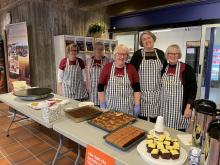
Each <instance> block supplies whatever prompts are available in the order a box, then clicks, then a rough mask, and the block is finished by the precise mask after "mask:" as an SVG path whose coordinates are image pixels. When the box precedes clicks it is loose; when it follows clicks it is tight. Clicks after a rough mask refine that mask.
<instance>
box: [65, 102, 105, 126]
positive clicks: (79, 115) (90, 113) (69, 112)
mask: <svg viewBox="0 0 220 165" xmlns="http://www.w3.org/2000/svg"><path fill="white" fill-rule="evenodd" d="M64 112H65V114H66V116H67V117H68V118H70V119H73V120H74V121H75V122H77V123H78V122H82V121H85V120H89V119H92V118H95V117H97V116H98V115H100V114H102V111H101V110H100V109H99V108H97V107H95V106H91V105H87V106H82V107H77V108H71V107H69V108H65V109H64Z"/></svg>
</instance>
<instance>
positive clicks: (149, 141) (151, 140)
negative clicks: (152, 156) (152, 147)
mask: <svg viewBox="0 0 220 165" xmlns="http://www.w3.org/2000/svg"><path fill="white" fill-rule="evenodd" d="M151 143H154V141H153V139H150V140H146V144H151Z"/></svg>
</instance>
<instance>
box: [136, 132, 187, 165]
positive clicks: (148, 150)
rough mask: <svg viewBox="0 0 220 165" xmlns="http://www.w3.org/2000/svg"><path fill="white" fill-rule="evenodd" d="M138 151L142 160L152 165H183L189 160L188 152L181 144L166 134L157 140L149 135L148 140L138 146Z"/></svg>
mask: <svg viewBox="0 0 220 165" xmlns="http://www.w3.org/2000/svg"><path fill="white" fill-rule="evenodd" d="M137 151H138V153H139V155H140V156H141V158H142V159H143V160H144V161H145V162H147V163H149V164H151V165H164V164H169V165H182V164H184V163H185V161H186V159H187V152H186V150H185V149H184V148H182V147H181V146H180V142H179V141H178V140H177V139H175V138H171V137H170V136H166V135H164V134H163V135H160V136H159V137H157V138H155V137H154V136H153V135H151V134H148V135H147V138H146V139H145V140H143V141H142V142H140V143H139V144H138V146H137Z"/></svg>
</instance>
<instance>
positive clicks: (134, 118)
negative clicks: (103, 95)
mask: <svg viewBox="0 0 220 165" xmlns="http://www.w3.org/2000/svg"><path fill="white" fill-rule="evenodd" d="M111 112H116V111H107V112H104V113H103V114H105V113H111ZM120 113H123V112H120ZM123 115H127V116H130V117H132V118H133V119H132V120H131V121H129V122H127V123H124V124H122V125H120V126H118V127H116V128H115V129H112V130H109V129H107V128H105V127H102V126H101V125H98V124H97V123H95V122H93V121H92V120H89V121H88V123H89V124H91V125H93V126H95V127H97V128H100V129H102V130H104V131H107V132H112V131H115V130H117V129H119V128H121V127H124V126H126V125H128V124H132V123H134V122H135V121H136V120H137V118H136V117H134V116H132V115H129V114H126V113H123ZM100 116H101V115H100ZM100 116H99V117H100ZM93 119H95V118H93Z"/></svg>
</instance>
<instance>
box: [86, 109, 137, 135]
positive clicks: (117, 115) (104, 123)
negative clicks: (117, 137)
mask: <svg viewBox="0 0 220 165" xmlns="http://www.w3.org/2000/svg"><path fill="white" fill-rule="evenodd" d="M135 120H136V118H135V117H133V116H131V115H128V114H126V113H122V112H114V111H108V112H105V113H103V114H101V115H100V116H98V117H96V118H94V119H92V120H90V122H89V123H90V124H92V125H94V126H97V127H100V128H102V129H104V130H106V131H114V130H116V129H117V128H120V127H122V126H124V125H126V124H128V123H130V122H133V121H135Z"/></svg>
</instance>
